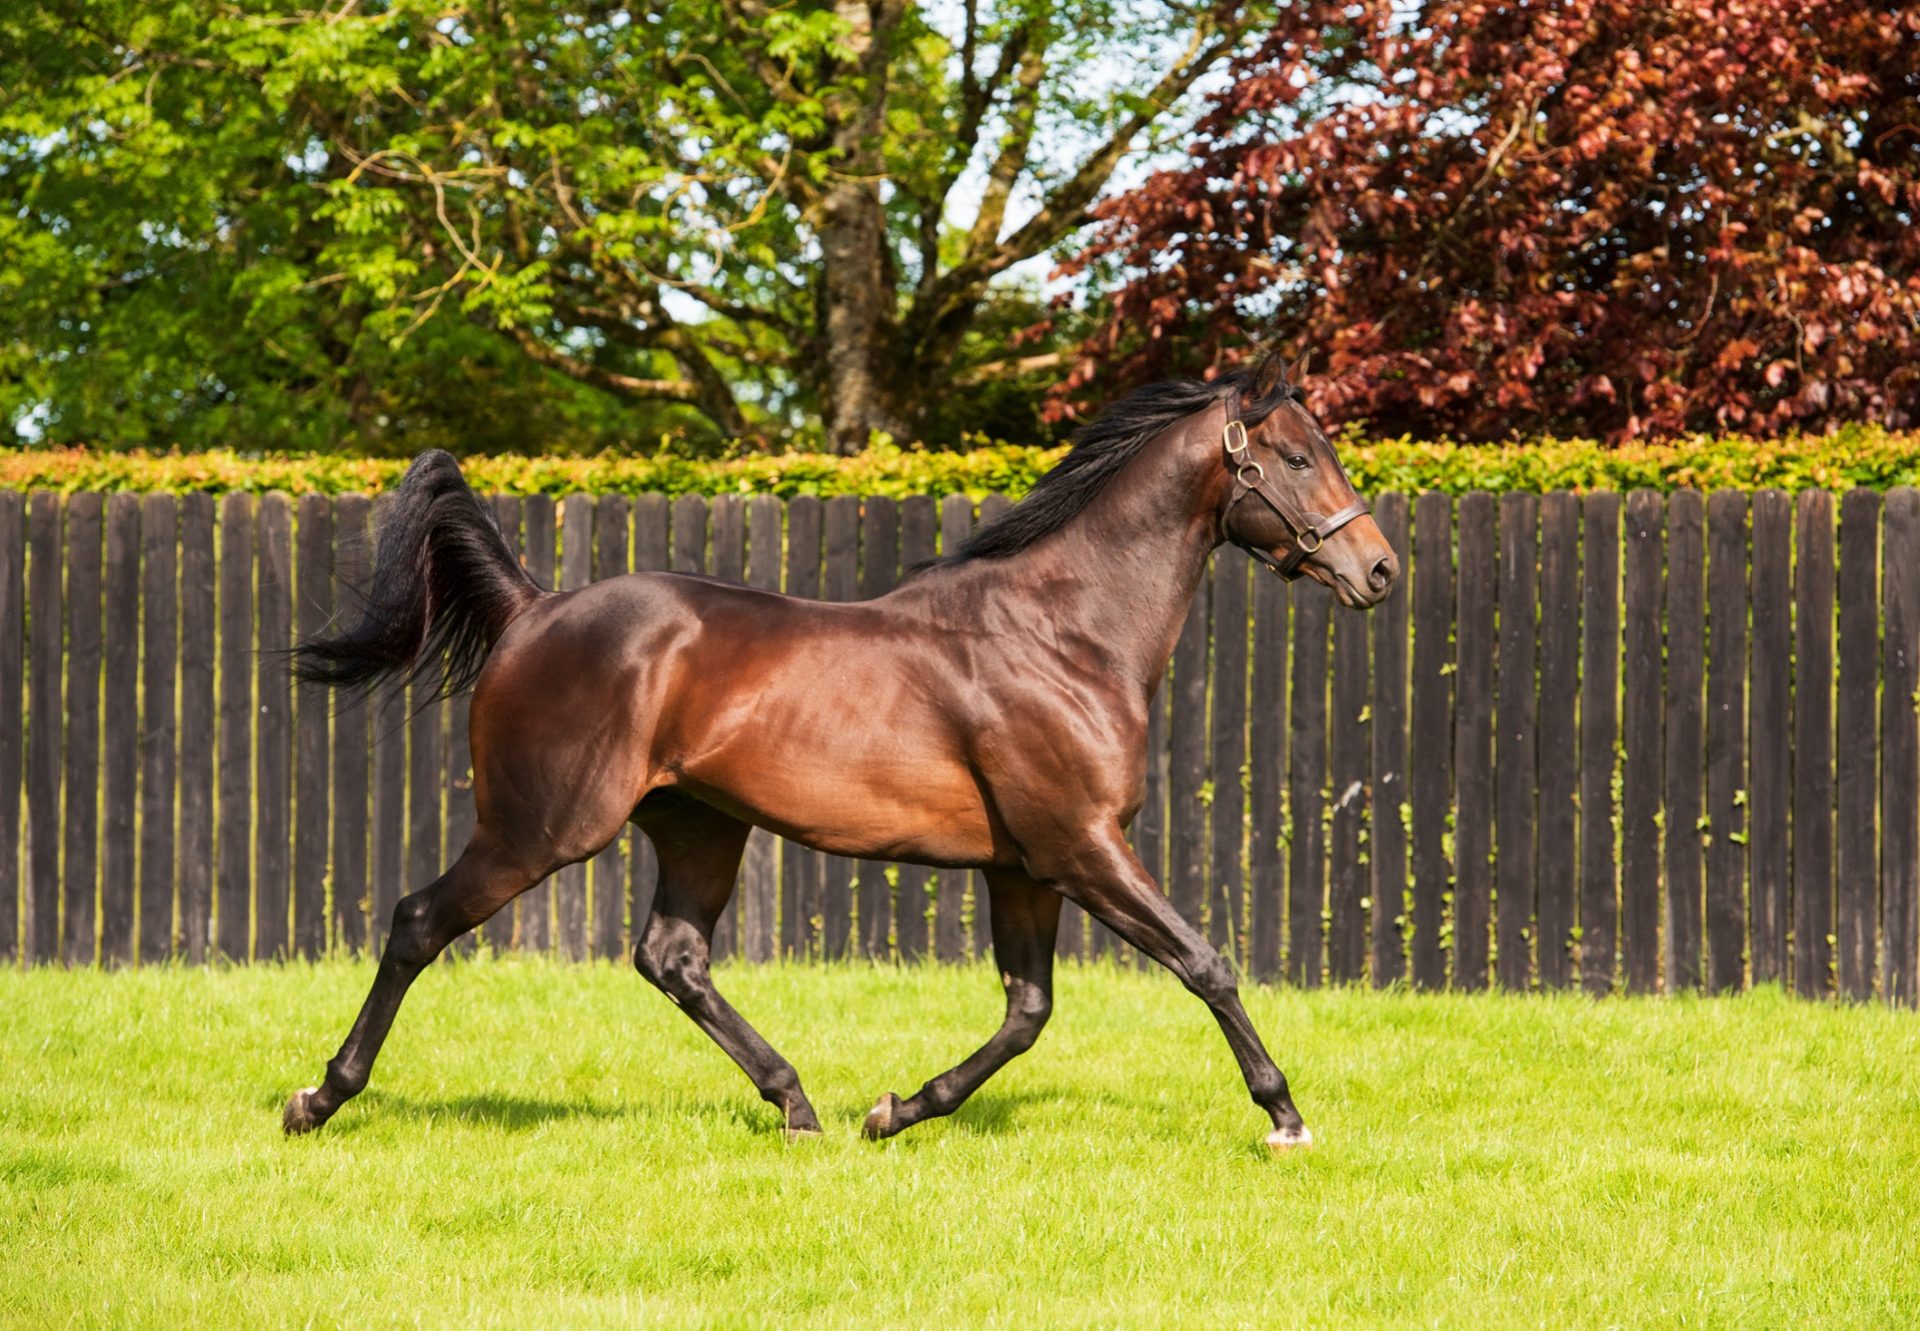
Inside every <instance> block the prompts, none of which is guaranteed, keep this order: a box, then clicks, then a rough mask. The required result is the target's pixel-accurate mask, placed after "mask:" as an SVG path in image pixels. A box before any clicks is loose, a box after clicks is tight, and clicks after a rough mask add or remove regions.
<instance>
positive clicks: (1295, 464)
mask: <svg viewBox="0 0 1920 1331" xmlns="http://www.w3.org/2000/svg"><path fill="white" fill-rule="evenodd" d="M1287 465H1288V466H1289V467H1292V468H1293V469H1294V470H1295V471H1305V470H1306V469H1307V468H1308V467H1310V466H1312V465H1313V463H1312V460H1311V459H1310V458H1308V457H1307V455H1306V454H1305V453H1289V454H1287Z"/></svg>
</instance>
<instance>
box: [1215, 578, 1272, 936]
mask: <svg viewBox="0 0 1920 1331" xmlns="http://www.w3.org/2000/svg"><path fill="white" fill-rule="evenodd" d="M1252 570H1253V561H1252V560H1250V559H1248V558H1247V557H1246V555H1244V554H1243V553H1241V552H1240V551H1239V550H1238V549H1235V548H1234V547H1232V546H1222V547H1220V549H1219V550H1217V551H1215V552H1214V556H1213V709H1212V710H1213V727H1212V730H1213V734H1212V752H1211V754H1210V755H1209V762H1210V764H1211V766H1212V782H1213V802H1212V804H1211V805H1210V806H1208V808H1207V815H1208V821H1209V824H1210V828H1209V833H1210V840H1211V843H1212V845H1211V849H1210V852H1209V855H1208V860H1209V863H1208V871H1207V878H1206V881H1207V885H1208V886H1207V893H1208V895H1207V937H1208V939H1209V940H1211V941H1212V943H1213V945H1214V946H1215V947H1216V948H1218V949H1220V950H1221V951H1222V952H1224V953H1225V954H1226V955H1227V956H1229V957H1233V958H1236V959H1241V958H1244V957H1245V955H1246V954H1245V953H1244V952H1242V951H1241V947H1240V944H1241V937H1242V934H1241V931H1242V929H1243V928H1244V926H1245V924H1246V918H1245V911H1246V904H1245V903H1246V875H1245V873H1244V871H1243V870H1242V869H1241V838H1242V837H1243V836H1244V835H1245V827H1246V811H1247V796H1246V792H1245V791H1244V790H1243V789H1242V788H1241V785H1240V782H1241V780H1242V776H1241V772H1242V769H1243V768H1244V767H1245V766H1246V762H1247V633H1248V630H1249V628H1250V627H1251V623H1250V613H1249V609H1248V604H1247V599H1248V591H1247V578H1248V575H1249V573H1250V572H1251V571H1252ZM1259 572H1260V573H1261V576H1263V577H1270V576H1272V575H1271V574H1268V573H1267V572H1266V570H1265V569H1261V570H1259Z"/></svg>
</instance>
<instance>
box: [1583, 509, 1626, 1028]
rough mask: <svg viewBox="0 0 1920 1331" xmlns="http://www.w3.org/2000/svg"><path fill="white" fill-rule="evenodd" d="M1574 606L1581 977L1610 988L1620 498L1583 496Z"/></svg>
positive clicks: (1615, 906)
mask: <svg viewBox="0 0 1920 1331" xmlns="http://www.w3.org/2000/svg"><path fill="white" fill-rule="evenodd" d="M1581 507H1582V508H1583V509H1584V517H1585V522H1584V524H1583V525H1584V531H1583V532H1582V533H1581V542H1580V549H1581V555H1582V573H1583V576H1582V578H1581V590H1582V605H1581V612H1580V980H1581V983H1582V985H1584V986H1585V988H1586V991H1587V992H1588V993H1589V994H1594V995H1596V996H1597V995H1602V994H1607V993H1611V992H1612V991H1613V975H1614V951H1615V949H1616V948H1617V946H1618V944H1619V934H1618V928H1619V919H1620V904H1619V896H1618V891H1619V884H1618V881H1617V874H1616V872H1615V865H1616V861H1615V857H1614V831H1613V773H1614V745H1615V744H1616V743H1618V741H1619V738H1620V496H1619V495H1617V494H1610V493H1607V492H1604V491H1600V492H1596V493H1593V494H1590V495H1588V496H1587V497H1586V499H1585V500H1584V501H1583V503H1582V505H1581Z"/></svg>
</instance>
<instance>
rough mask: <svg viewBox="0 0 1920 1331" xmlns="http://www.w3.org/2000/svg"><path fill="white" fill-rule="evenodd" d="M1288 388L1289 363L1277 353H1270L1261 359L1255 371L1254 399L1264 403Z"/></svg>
mask: <svg viewBox="0 0 1920 1331" xmlns="http://www.w3.org/2000/svg"><path fill="white" fill-rule="evenodd" d="M1286 386H1287V362H1286V358H1285V357H1283V356H1282V355H1281V354H1280V353H1279V352H1277V351H1269V352H1268V353H1267V354H1266V355H1265V356H1263V357H1261V358H1260V364H1259V365H1258V366H1256V367H1255V368H1254V371H1253V398H1254V401H1256V402H1264V401H1266V400H1267V399H1268V398H1269V397H1271V396H1273V395H1274V394H1275V393H1277V392H1279V391H1280V390H1281V389H1283V388H1285V387H1286Z"/></svg>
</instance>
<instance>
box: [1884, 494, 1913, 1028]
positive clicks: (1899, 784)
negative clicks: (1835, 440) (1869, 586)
mask: <svg viewBox="0 0 1920 1331" xmlns="http://www.w3.org/2000/svg"><path fill="white" fill-rule="evenodd" d="M1886 512H1887V532H1886V544H1887V549H1886V582H1885V602H1886V625H1887V627H1886V635H1887V636H1886V643H1885V647H1884V651H1885V655H1884V657H1883V661H1884V665H1883V669H1884V671H1885V675H1884V680H1883V687H1882V689H1881V694H1880V698H1881V710H1880V746H1881V747H1880V754H1881V757H1880V828H1881V832H1880V837H1881V840H1880V922H1881V923H1880V929H1881V934H1880V939H1881V942H1880V947H1881V963H1880V966H1881V974H1882V975H1883V976H1884V977H1885V979H1884V989H1883V992H1884V993H1885V995H1886V997H1887V999H1888V1001H1889V1002H1893V1003H1898V1004H1901V1005H1902V1006H1905V1007H1912V1006H1914V1003H1915V999H1916V997H1920V984H1917V983H1916V978H1915V967H1916V964H1920V956H1916V945H1917V944H1920V736H1917V735H1916V733H1915V722H1916V718H1915V711H1916V709H1920V701H1916V699H1920V491H1916V490H1914V489H1912V488H1910V487H1908V486H1904V485H1903V486H1899V487H1897V488H1895V489H1892V490H1889V491H1887V499H1886Z"/></svg>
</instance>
